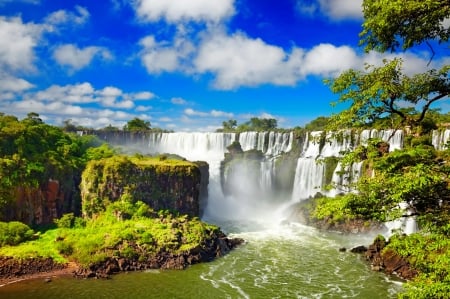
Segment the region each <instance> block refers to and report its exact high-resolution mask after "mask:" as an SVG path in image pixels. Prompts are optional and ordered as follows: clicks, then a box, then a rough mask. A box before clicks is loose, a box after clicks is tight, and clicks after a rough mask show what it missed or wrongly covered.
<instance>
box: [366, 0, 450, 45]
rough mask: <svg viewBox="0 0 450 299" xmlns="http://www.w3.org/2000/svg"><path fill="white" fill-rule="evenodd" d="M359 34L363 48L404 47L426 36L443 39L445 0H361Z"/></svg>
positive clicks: (448, 31)
mask: <svg viewBox="0 0 450 299" xmlns="http://www.w3.org/2000/svg"><path fill="white" fill-rule="evenodd" d="M362 7H363V13H364V24H363V30H362V32H361V34H360V36H361V44H363V45H366V50H367V51H369V50H373V49H375V50H377V51H380V52H384V51H395V50H397V49H399V48H402V49H408V48H411V47H413V46H415V45H418V44H421V43H423V42H426V41H428V40H437V41H438V42H441V43H444V42H447V41H448V39H449V36H450V28H449V26H448V24H447V25H446V23H445V22H444V20H446V19H447V21H448V19H449V18H450V3H449V1H448V0H408V1H405V0H364V1H363V5H362Z"/></svg>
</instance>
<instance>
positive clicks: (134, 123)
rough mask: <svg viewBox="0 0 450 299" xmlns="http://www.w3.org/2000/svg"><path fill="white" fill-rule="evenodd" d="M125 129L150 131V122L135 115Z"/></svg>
mask: <svg viewBox="0 0 450 299" xmlns="http://www.w3.org/2000/svg"><path fill="white" fill-rule="evenodd" d="M123 129H124V130H127V131H148V130H150V122H149V121H145V120H142V119H140V118H137V117H135V118H133V119H132V120H129V121H128V122H127V124H126V125H125V126H124V128H123Z"/></svg>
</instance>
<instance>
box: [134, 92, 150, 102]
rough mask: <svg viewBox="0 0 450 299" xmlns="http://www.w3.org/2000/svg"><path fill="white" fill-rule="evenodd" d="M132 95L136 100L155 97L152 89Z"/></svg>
mask: <svg viewBox="0 0 450 299" xmlns="http://www.w3.org/2000/svg"><path fill="white" fill-rule="evenodd" d="M131 97H132V98H133V99H134V100H136V101H141V100H151V99H153V98H154V97H155V94H154V93H152V92H150V91H141V92H137V93H133V94H131Z"/></svg>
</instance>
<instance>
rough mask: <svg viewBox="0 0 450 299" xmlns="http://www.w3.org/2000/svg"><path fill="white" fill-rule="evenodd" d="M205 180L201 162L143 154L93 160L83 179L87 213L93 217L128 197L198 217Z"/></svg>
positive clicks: (154, 206)
mask: <svg viewBox="0 0 450 299" xmlns="http://www.w3.org/2000/svg"><path fill="white" fill-rule="evenodd" d="M201 183H202V182H201V172H200V167H199V165H198V164H195V163H192V162H188V161H181V160H169V159H159V158H150V157H142V156H141V157H126V156H115V157H111V158H106V159H102V160H98V161H90V162H89V163H88V165H87V167H86V169H85V171H84V172H83V175H82V182H81V197H82V204H83V216H85V217H92V216H93V215H95V214H97V213H99V212H101V211H103V210H105V208H106V207H107V206H108V205H109V204H110V203H111V202H115V201H118V200H122V199H123V198H124V197H129V198H131V199H132V200H133V201H142V202H144V203H147V204H148V205H149V206H150V207H151V208H153V209H154V210H156V211H158V210H170V211H173V212H177V213H181V214H188V215H190V216H198V215H199V209H200V204H199V196H200V189H201ZM203 184H205V182H203Z"/></svg>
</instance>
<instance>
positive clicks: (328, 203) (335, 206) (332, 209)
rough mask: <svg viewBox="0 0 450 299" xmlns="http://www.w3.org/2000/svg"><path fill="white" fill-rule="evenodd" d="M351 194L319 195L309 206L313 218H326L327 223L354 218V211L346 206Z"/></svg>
mask: <svg viewBox="0 0 450 299" xmlns="http://www.w3.org/2000/svg"><path fill="white" fill-rule="evenodd" d="M350 197H351V196H349V195H344V196H336V197H334V198H330V197H321V198H319V199H317V200H316V201H315V202H314V204H313V205H311V206H310V207H309V208H310V215H311V217H312V219H314V220H326V221H327V222H328V223H329V224H334V223H340V222H345V221H346V220H351V219H354V218H355V214H354V212H353V211H352V210H351V209H350V208H349V207H348V202H349V199H350Z"/></svg>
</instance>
